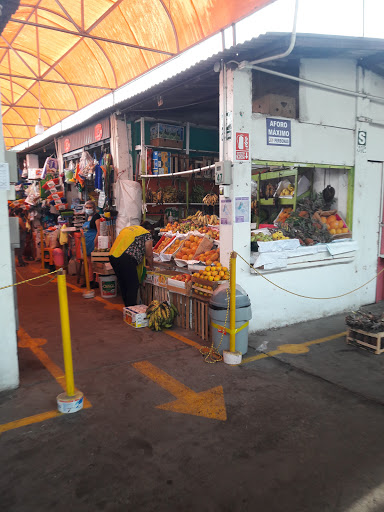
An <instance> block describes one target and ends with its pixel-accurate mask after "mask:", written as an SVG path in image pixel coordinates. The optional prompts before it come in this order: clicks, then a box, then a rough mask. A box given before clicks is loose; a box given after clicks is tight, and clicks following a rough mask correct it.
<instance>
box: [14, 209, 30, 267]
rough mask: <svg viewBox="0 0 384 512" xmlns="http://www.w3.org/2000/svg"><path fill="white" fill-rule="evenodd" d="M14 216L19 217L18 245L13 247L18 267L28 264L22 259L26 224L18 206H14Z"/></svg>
mask: <svg viewBox="0 0 384 512" xmlns="http://www.w3.org/2000/svg"><path fill="white" fill-rule="evenodd" d="M13 213H14V216H15V217H17V218H18V219H19V234H20V247H19V248H18V249H15V253H16V256H17V261H18V265H17V266H18V267H25V266H26V265H28V263H27V262H26V261H24V258H23V255H24V249H25V241H26V239H27V224H26V222H25V216H24V212H23V210H21V209H20V208H16V209H15V210H14V212H13Z"/></svg>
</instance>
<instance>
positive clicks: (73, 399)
mask: <svg viewBox="0 0 384 512" xmlns="http://www.w3.org/2000/svg"><path fill="white" fill-rule="evenodd" d="M56 400H57V409H58V411H59V412H62V413H63V414H71V413H73V412H78V411H81V409H82V408H83V405H84V395H83V393H82V392H81V391H76V392H75V394H74V395H73V396H67V394H66V393H60V395H58V396H57V398H56Z"/></svg>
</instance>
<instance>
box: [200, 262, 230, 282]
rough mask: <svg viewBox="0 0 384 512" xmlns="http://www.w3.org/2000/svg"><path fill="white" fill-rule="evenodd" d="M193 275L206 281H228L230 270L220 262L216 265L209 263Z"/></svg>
mask: <svg viewBox="0 0 384 512" xmlns="http://www.w3.org/2000/svg"><path fill="white" fill-rule="evenodd" d="M193 277H199V278H200V279H204V280H206V281H228V279H229V272H228V269H227V267H223V266H222V264H221V263H220V262H218V263H216V264H215V265H209V266H207V267H205V269H201V270H199V272H195V273H194V274H193Z"/></svg>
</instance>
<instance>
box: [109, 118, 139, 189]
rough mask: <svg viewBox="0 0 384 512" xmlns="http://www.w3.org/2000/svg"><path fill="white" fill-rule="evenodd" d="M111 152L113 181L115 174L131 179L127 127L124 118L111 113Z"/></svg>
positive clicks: (131, 165)
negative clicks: (113, 170)
mask: <svg viewBox="0 0 384 512" xmlns="http://www.w3.org/2000/svg"><path fill="white" fill-rule="evenodd" d="M110 122H111V153H112V158H113V165H114V168H115V181H117V176H118V177H119V179H121V180H132V179H133V164H132V137H131V134H129V135H130V136H129V137H128V127H127V123H126V121H124V120H120V119H117V116H116V114H112V115H111V119H110Z"/></svg>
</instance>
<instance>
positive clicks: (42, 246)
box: [40, 226, 48, 274]
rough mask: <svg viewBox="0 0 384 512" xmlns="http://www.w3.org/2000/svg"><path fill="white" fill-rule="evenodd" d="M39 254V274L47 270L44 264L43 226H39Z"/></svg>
mask: <svg viewBox="0 0 384 512" xmlns="http://www.w3.org/2000/svg"><path fill="white" fill-rule="evenodd" d="M40 253H41V254H40V256H41V270H40V274H47V273H48V270H47V269H46V268H45V266H44V230H43V226H40Z"/></svg>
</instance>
